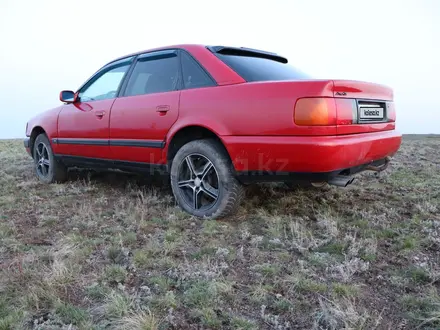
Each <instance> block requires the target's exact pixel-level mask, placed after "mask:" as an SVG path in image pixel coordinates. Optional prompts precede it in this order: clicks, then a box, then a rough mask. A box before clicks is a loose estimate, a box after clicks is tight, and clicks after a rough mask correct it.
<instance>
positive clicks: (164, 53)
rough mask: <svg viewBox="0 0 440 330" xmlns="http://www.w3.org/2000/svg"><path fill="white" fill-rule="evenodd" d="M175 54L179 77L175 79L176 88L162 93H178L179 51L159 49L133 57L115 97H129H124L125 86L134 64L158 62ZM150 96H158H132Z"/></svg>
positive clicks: (179, 82) (179, 85) (180, 82)
mask: <svg viewBox="0 0 440 330" xmlns="http://www.w3.org/2000/svg"><path fill="white" fill-rule="evenodd" d="M173 54H175V55H176V57H177V61H178V66H179V68H180V69H179V70H178V71H179V73H178V74H179V77H178V79H177V84H176V87H175V88H174V89H173V90H171V91H167V92H163V93H169V92H175V91H179V90H181V89H182V68H181V65H180V54H179V49H178V48H169V49H161V50H154V51H151V52H145V53H141V54H138V55H137V56H135V59H134V60H133V63H132V65H131V67H130V70H129V71H127V73H129V74H127V75H126V76H125V77H124V82H123V83H122V85H121V88H120V90H119V92H118V94H117V96H116V97H118V98H120V97H130V95H126V92H127V85H128V82H129V81H130V79H131V76H132V74H133V71H134V68H135V67H136V64H137V63H138V62H145V61H155V60H160V59H164V58H168V57H171V56H169V55H173ZM151 94H158V93H150V94H140V95H134V96H142V95H151Z"/></svg>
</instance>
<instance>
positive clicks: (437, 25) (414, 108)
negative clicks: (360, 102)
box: [0, 0, 440, 138]
mask: <svg viewBox="0 0 440 330" xmlns="http://www.w3.org/2000/svg"><path fill="white" fill-rule="evenodd" d="M439 18H440V1H439V0H412V1H410V0H332V1H328V0H301V1H300V0H286V1H283V0H272V1H258V0H251V1H248V0H240V1H239V0H234V1H230V0H222V1H212V0H211V1H206V0H205V1H193V0H177V1H146V0H143V1H142V0H124V1H116V0H107V1H104V0H93V1H92V0H75V1H64V0H53V1H52V0H38V1H36V0H0V73H1V74H0V103H1V108H0V138H21V137H24V135H25V126H26V122H27V120H28V119H30V118H31V117H33V116H34V115H36V114H38V113H41V112H42V111H44V110H46V109H50V108H53V107H56V106H58V105H60V104H61V103H60V101H59V100H58V95H59V92H60V91H61V90H63V89H70V90H76V89H77V88H78V87H79V86H80V85H81V84H82V83H83V82H84V81H86V80H87V79H88V78H89V77H90V76H91V75H92V74H93V73H94V72H95V71H97V70H98V69H99V68H100V67H101V66H102V65H104V64H105V63H107V62H109V61H111V60H113V59H114V58H116V57H119V56H123V55H125V54H129V53H132V52H136V51H141V50H145V49H149V48H154V47H159V46H166V45H171V44H181V43H196V44H209V45H228V46H244V47H250V48H257V49H262V50H267V51H272V52H276V53H278V54H280V55H282V56H285V57H287V58H288V59H289V62H290V63H292V64H293V65H295V66H296V67H298V68H299V69H301V70H302V71H304V72H307V73H309V74H311V75H313V76H314V77H316V78H325V79H327V78H328V79H332V78H333V79H354V80H363V81H368V82H376V83H380V84H385V85H387V86H390V87H391V88H393V90H394V98H395V105H396V111H397V129H398V130H399V131H401V132H402V133H440V95H439V94H440V19H439Z"/></svg>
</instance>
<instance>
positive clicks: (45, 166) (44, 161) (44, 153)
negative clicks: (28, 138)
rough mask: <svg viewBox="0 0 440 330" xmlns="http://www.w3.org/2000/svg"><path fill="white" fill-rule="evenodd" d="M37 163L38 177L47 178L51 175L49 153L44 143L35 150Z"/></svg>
mask: <svg viewBox="0 0 440 330" xmlns="http://www.w3.org/2000/svg"><path fill="white" fill-rule="evenodd" d="M35 153H36V155H35V162H36V166H37V173H38V175H40V176H42V177H44V178H46V177H47V176H48V175H49V169H50V160H49V151H48V149H47V147H46V145H45V144H44V143H43V142H40V143H39V144H38V145H37V148H36V149H35Z"/></svg>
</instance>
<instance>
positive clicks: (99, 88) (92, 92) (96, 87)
mask: <svg viewBox="0 0 440 330" xmlns="http://www.w3.org/2000/svg"><path fill="white" fill-rule="evenodd" d="M129 67H130V63H129V62H127V61H124V62H123V63H121V64H115V65H114V66H113V65H112V66H110V67H109V68H108V69H107V70H105V69H104V70H103V71H102V72H101V73H99V74H98V76H97V77H95V78H93V80H92V81H91V82H90V83H88V84H86V85H85V86H84V87H83V89H82V90H81V91H80V93H79V97H80V100H81V101H83V102H88V101H98V100H106V99H111V98H114V97H116V94H117V92H118V88H119V85H120V84H121V82H122V79H123V78H124V76H125V73H126V72H127V70H128V68H129Z"/></svg>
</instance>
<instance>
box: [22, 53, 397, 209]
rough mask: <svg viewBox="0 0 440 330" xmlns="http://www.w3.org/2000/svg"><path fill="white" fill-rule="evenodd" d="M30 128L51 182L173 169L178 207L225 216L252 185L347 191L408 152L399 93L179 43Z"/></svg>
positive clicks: (133, 60) (109, 75)
mask: <svg viewBox="0 0 440 330" xmlns="http://www.w3.org/2000/svg"><path fill="white" fill-rule="evenodd" d="M60 100H61V101H62V102H63V105H61V106H59V107H57V108H55V109H52V110H48V111H46V112H44V113H43V114H41V115H39V116H37V117H35V118H33V119H32V120H30V121H29V122H28V124H27V126H26V136H27V137H28V138H27V139H26V140H25V141H24V144H25V147H26V149H27V151H28V152H29V153H30V154H31V155H32V157H33V159H34V161H35V169H36V174H37V176H38V178H39V179H40V180H41V181H43V182H46V183H51V182H61V181H64V180H65V179H66V174H67V168H69V167H88V168H97V167H104V168H109V169H111V168H114V169H121V170H125V171H139V170H140V171H147V172H153V171H156V170H158V171H159V172H163V171H165V172H166V173H168V174H169V175H170V177H171V186H172V190H173V194H174V196H175V198H176V200H177V203H178V204H179V205H180V206H181V207H182V208H183V209H184V210H185V211H187V212H188V213H190V214H192V215H195V216H198V217H210V218H220V217H224V216H227V215H230V214H232V213H233V212H234V211H235V210H236V209H237V207H238V206H239V204H240V200H241V199H242V196H243V186H244V185H246V184H248V183H251V182H263V181H264V182H286V183H287V184H290V185H292V184H298V183H308V184H313V185H320V184H325V183H329V184H334V185H338V186H346V185H347V184H349V183H351V182H352V181H353V175H354V174H356V173H359V172H361V171H364V170H373V171H381V170H383V169H385V168H386V167H387V165H388V163H389V160H390V157H391V156H392V155H393V154H395V153H396V151H397V150H398V149H399V147H400V144H401V134H399V133H398V132H396V130H395V120H396V113H395V110H394V103H393V91H392V90H391V89H390V88H388V87H386V86H382V85H377V84H373V83H367V82H359V81H348V80H315V79H312V78H310V77H309V76H307V75H305V74H304V73H302V72H300V71H299V70H297V69H296V68H295V67H293V66H291V65H290V64H288V61H287V59H286V58H284V57H282V56H279V55H277V54H275V53H270V52H265V51H260V50H255V49H249V48H236V47H224V46H213V47H212V46H202V45H178V46H169V47H164V48H160V49H152V50H147V51H143V52H139V53H136V54H131V55H128V56H124V57H121V58H119V59H117V60H114V61H112V62H110V63H108V64H106V65H105V66H103V67H102V68H101V69H100V70H99V71H97V72H96V73H95V74H94V75H93V76H92V77H91V78H90V79H89V80H87V81H86V82H85V83H84V85H82V86H81V87H80V88H79V89H78V90H77V91H76V92H73V91H67V90H65V91H62V92H61V93H60Z"/></svg>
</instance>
